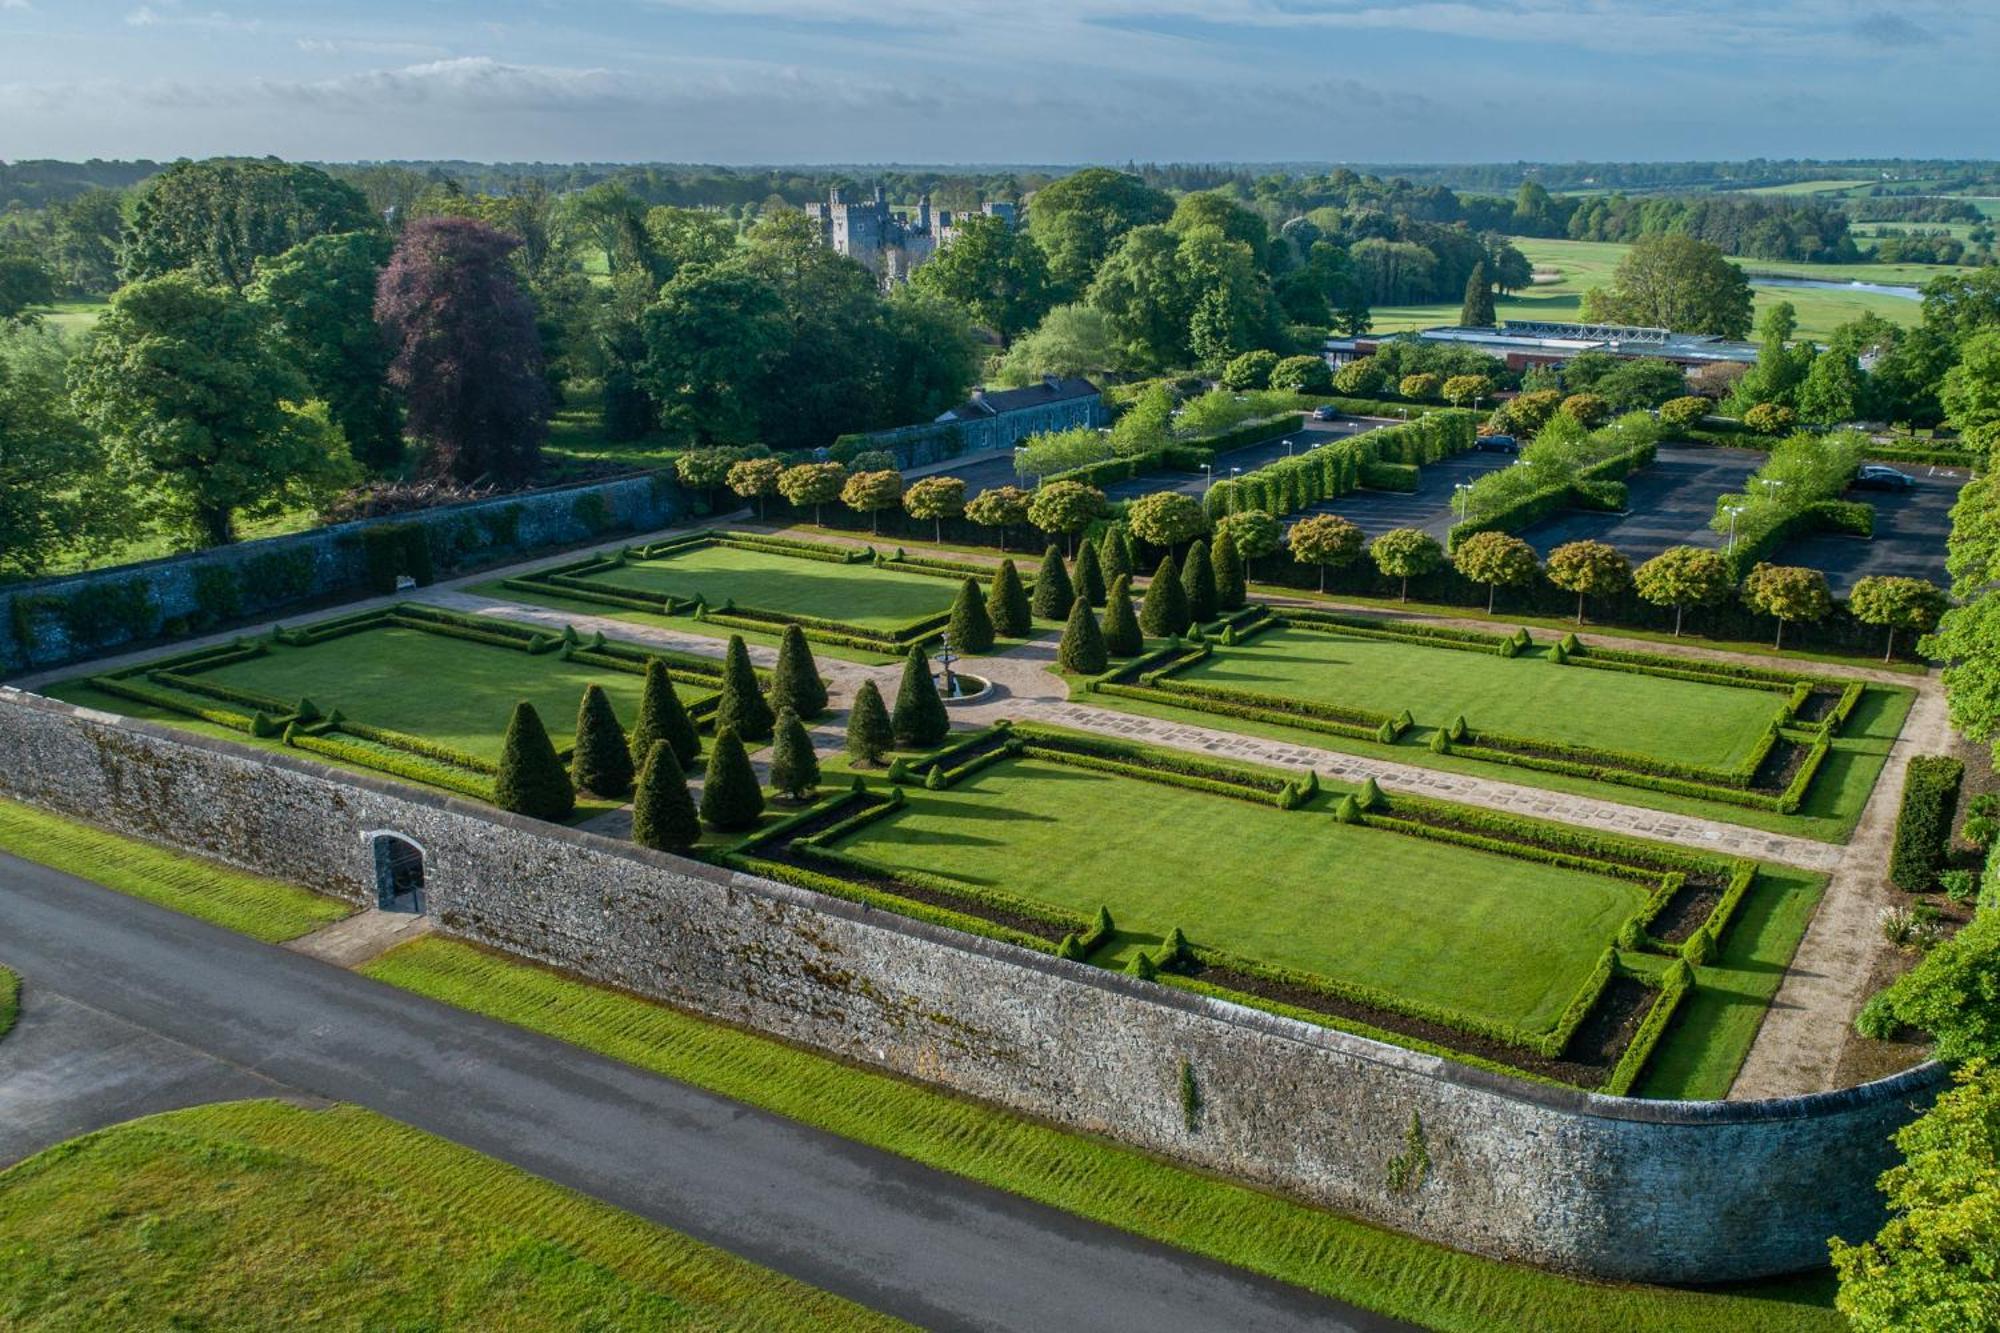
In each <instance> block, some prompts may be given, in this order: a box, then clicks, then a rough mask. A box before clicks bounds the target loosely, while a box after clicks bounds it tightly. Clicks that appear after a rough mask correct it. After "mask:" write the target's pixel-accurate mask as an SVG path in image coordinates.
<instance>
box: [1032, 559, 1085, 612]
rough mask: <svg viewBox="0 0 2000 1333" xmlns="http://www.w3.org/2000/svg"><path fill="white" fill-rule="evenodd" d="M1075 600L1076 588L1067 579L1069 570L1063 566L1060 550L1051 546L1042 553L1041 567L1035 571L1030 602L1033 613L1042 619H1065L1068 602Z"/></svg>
mask: <svg viewBox="0 0 2000 1333" xmlns="http://www.w3.org/2000/svg"><path fill="white" fill-rule="evenodd" d="M1075 600H1076V588H1075V586H1074V585H1073V584H1071V583H1070V581H1069V571H1068V570H1067V569H1065V568H1063V558H1062V552H1061V551H1059V550H1057V549H1056V548H1055V547H1053V546H1051V547H1050V548H1049V549H1048V550H1047V551H1046V552H1044V553H1043V555H1042V567H1041V568H1040V569H1039V570H1037V571H1036V573H1035V596H1034V600H1033V602H1032V603H1030V604H1031V605H1032V606H1033V607H1034V611H1035V614H1036V615H1037V616H1039V617H1041V618H1042V619H1043V620H1067V619H1068V618H1069V608H1070V603H1072V602H1074V601H1075Z"/></svg>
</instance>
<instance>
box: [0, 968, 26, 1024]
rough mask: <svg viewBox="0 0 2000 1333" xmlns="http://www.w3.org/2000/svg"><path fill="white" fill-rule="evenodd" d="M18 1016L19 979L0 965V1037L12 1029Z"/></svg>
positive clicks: (19, 1004) (19, 1003)
mask: <svg viewBox="0 0 2000 1333" xmlns="http://www.w3.org/2000/svg"><path fill="white" fill-rule="evenodd" d="M20 1016H21V979H20V978H19V977H17V976H15V975H14V974H13V973H12V972H9V971H8V970H7V969H6V968H4V967H0V1037H4V1036H6V1035H7V1034H8V1033H9V1032H11V1031H12V1030H13V1028H14V1020H15V1019H17V1018H19V1017H20Z"/></svg>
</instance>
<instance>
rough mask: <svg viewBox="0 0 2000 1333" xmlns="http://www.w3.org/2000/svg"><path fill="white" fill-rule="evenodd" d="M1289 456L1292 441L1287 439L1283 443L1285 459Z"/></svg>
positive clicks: (1290, 454)
mask: <svg viewBox="0 0 2000 1333" xmlns="http://www.w3.org/2000/svg"><path fill="white" fill-rule="evenodd" d="M1291 456H1292V441H1291V440H1289V439H1287V440H1286V441H1285V457H1287V458H1290V457H1291Z"/></svg>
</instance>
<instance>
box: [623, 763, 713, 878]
mask: <svg viewBox="0 0 2000 1333" xmlns="http://www.w3.org/2000/svg"><path fill="white" fill-rule="evenodd" d="M632 841H633V842H636V843H638V844H639V845H640V846H641V847H650V848H652V849H653V850H654V851H656V852H684V851H686V850H687V849H688V848H690V847H692V846H694V845H695V844H696V843H697V842H700V841H701V817H700V816H699V815H697V814H696V813H695V808H694V797H693V796H692V795H691V794H690V793H689V792H688V784H687V774H686V772H685V771H684V770H683V769H682V768H681V764H680V761H679V760H678V759H676V758H674V747H673V746H671V745H669V744H667V743H666V742H665V741H654V742H653V743H652V745H651V746H649V747H648V748H647V750H646V759H645V763H644V764H643V766H641V768H640V769H639V786H638V790H636V791H634V792H633V793H632Z"/></svg>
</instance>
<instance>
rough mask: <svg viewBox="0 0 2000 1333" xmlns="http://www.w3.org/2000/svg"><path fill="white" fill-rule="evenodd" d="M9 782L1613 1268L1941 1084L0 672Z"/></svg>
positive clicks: (1757, 1266) (1742, 1246)
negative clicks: (1123, 923)
mask: <svg viewBox="0 0 2000 1333" xmlns="http://www.w3.org/2000/svg"><path fill="white" fill-rule="evenodd" d="M0 793H5V794H8V795H11V796H13V797H16V798H18V799H21V800H25V801H29V802H32V803H34V804H37V805H41V806H44V807H47V808H50V809H54V810H58V811H63V812H66V813H70V814H74V815H78V816H82V817H84V818H87V819H90V820H93V821H95V822H97V823H100V824H103V825H106V826H109V827H111V828H114V829H118V830H121V831H124V832H128V833H133V834H137V835H139V836H142V837H146V838H150V839H154V840H158V841H162V842H167V843H171V844H174V845H176V846H179V847H182V848H186V849H188V850H191V851H196V852H200V853H204V854H206V855H209V856H212V857H216V858H219V859H221V860H223V861H227V862H230V863H232V864H236V865H240V866H244V867H247V868H250V869H253V870H258V871H263V872H266V873H269V874H273V875H281V876H285V877H287V878H290V879H294V880H298V881H301V882H304V883H306V884H309V885H312V886H313V887H315V888H319V889H322V890H325V891H326V892H329V893H334V894H338V895H339V896H341V897H344V898H347V899H349V900H363V901H365V900H372V898H373V894H374V888H373V885H374V858H373V855H372V850H371V843H370V838H371V836H372V835H374V834H376V833H379V832H384V831H387V832H394V833H397V834H400V835H402V836H404V837H407V838H409V839H411V840H413V841H415V842H416V843H417V844H418V845H419V846H421V847H422V848H423V849H424V851H425V854H426V876H427V889H426V891H427V894H428V897H429V907H430V910H431V911H432V912H433V913H434V914H435V915H436V916H437V918H438V921H439V923H440V925H441V927H442V928H443V930H444V931H445V932H446V933H448V934H452V935H456V936H458V937H461V938H464V939H467V940H471V941H475V942H477V943H480V944H485V945H489V946H492V947H495V948H499V949H503V950H506V951H508V952H511V953H514V954H517V955H519V956H522V957H524V958H530V959H535V960H538V961H541V962H544V963H548V964H553V965H555V966H557V967H561V968H565V969H567V970H569V971H571V972H574V973H577V974H580V975H583V976H586V977H591V978H596V979H599V980H603V981H606V982H610V983H612V984H615V985H618V986H621V987H625V988H627V989H629V990H632V991H635V992H638V993H640V994H644V995H650V996H656V997H658V998H660V999H663V1000H666V1001H668V1002H670V1003H672V1004H676V1005H680V1006H683V1007H685V1008H688V1009H692V1010H696V1011H699V1012H701V1013H705V1014H710V1015H713V1016H715V1017H718V1018H723V1019H727V1020H729V1021H732V1022H736V1023H741V1024H744V1025H747V1026H750V1027H753V1028H757V1029H760V1030H762V1031H765V1032H769V1033H773V1034H775V1035H777V1036H780V1037H783V1038H786V1039H788V1040H791V1041H795V1042H799V1043H802V1044H804V1045H807V1046H812V1047H816V1048H819V1049H821V1050H825V1051H829V1052H832V1053H834V1054H837V1055H840V1056H843V1057H846V1058H849V1059H854V1060H858V1061H863V1062H866V1063H868V1064H871V1065H875V1066H878V1067H882V1068H885V1069H890V1070H894V1071H897V1072H899V1073H902V1074H907V1075H910V1076H913V1077H915V1078H919V1079H923V1080H926V1081H929V1082H933V1083H937V1084H941V1085H943V1086H945V1087H948V1088H951V1089H954V1090H956V1091H959V1092H963V1093H969V1094H971V1095H973V1096H977V1097H980V1098H984V1099H986V1100H988V1101H992V1102H996V1103H999V1104H1002V1105H1005V1106H1009V1107H1013V1108H1016V1109H1018V1110H1020V1111H1023V1112H1026V1113H1028V1114H1031V1115H1035V1116H1039V1117H1043V1118H1045V1119H1048V1120H1051V1121H1054V1122H1057V1123H1059V1124H1062V1125H1066V1126H1071V1127H1074V1128H1077V1129H1082V1130H1088V1131H1092V1132H1096V1133H1101V1134H1105V1135H1108V1136H1111V1137H1113V1138H1116V1139H1119V1140H1122V1141H1124V1142H1126V1143H1130V1144H1133V1145H1136V1146H1138V1147H1141V1148H1144V1149H1147V1150H1149V1151H1154V1152H1158V1153H1161V1154H1165V1155H1168V1156H1171V1157H1174V1158H1178V1159H1181V1160H1183V1161H1186V1162H1189V1163H1192V1164H1194V1165H1197V1166H1200V1167H1204V1168H1208V1169H1211V1170H1215V1171H1218V1172H1222V1173H1226V1174H1229V1175H1233V1176H1237V1177H1241V1178H1243V1179H1246V1180H1250V1181H1254V1182H1257V1183H1260V1184H1263V1185H1266V1186H1269V1187H1271V1188H1274V1189H1277V1190H1281V1191H1284V1192H1286V1193H1289V1194H1291V1195H1294V1196H1297V1197H1299V1198H1302V1199H1306V1200H1308V1201H1311V1202H1313V1203H1317V1204H1321V1205H1325V1206H1327V1207H1330V1208H1335V1209H1338V1210H1341V1211H1343V1212H1347V1213H1352V1214H1355V1215H1359V1216H1362V1217H1365V1218H1369V1219H1372V1220H1374V1221H1377V1222H1381V1223H1383V1224H1386V1225H1388V1226H1392V1227H1396V1228H1400V1229H1403V1230H1406V1231H1410V1232H1415V1233H1417V1234H1419V1235H1423V1236H1426V1237H1430V1238H1432V1239H1434V1240H1438V1241H1442V1242H1444V1243H1446V1244H1450V1245H1454V1246H1458V1247H1460V1248H1462V1249H1467V1250H1472V1251H1476V1252H1478V1253H1481V1254H1487V1255H1492V1256H1495V1257H1499V1258H1504V1259H1510V1260H1520V1261H1525V1262H1529V1263H1535V1264H1543V1265H1548V1266H1552V1267H1556V1268H1561V1269H1565V1270H1570V1271H1574V1272H1579V1273H1584V1274H1590V1275H1595V1276H1599V1277H1604V1278H1614V1279H1632V1280H1645V1281H1692V1280H1696V1279H1699V1280H1703V1281H1719V1280H1723V1279H1728V1278H1743V1277H1750V1276H1754V1275H1759V1274H1766V1273H1772V1272H1779V1271H1785V1270H1791V1269H1798V1268H1804V1267H1810V1266H1817V1265H1821V1264H1824V1263H1825V1261H1826V1238H1827V1237H1828V1236H1830V1235H1834V1234H1839V1235H1842V1236H1845V1237H1846V1238H1848V1239H1856V1238H1859V1237H1861V1236H1864V1235H1867V1234H1872V1232H1873V1231H1874V1230H1875V1228H1876V1226H1877V1225H1878V1223H1879V1220H1880V1219H1879V1216H1878V1213H1877V1203H1876V1201H1877V1198H1878V1196H1877V1194H1876V1191H1875V1188H1874V1181H1875V1177H1876V1175H1877V1174H1878V1173H1879V1172H1880V1171H1881V1170H1882V1169H1883V1168H1884V1167H1886V1166H1888V1165H1889V1164H1890V1162H1891V1160H1892V1150H1891V1148H1890V1145H1889V1142H1888V1139H1889V1135H1890V1134H1891V1133H1892V1132H1893V1131H1894V1130H1895V1128H1896V1127H1898V1126H1899V1125H1901V1124H1903V1123H1904V1122H1906V1121H1907V1120H1908V1119H1910V1118H1911V1116H1912V1115H1913V1114H1914V1113H1915V1112H1916V1111H1917V1110H1918V1109H1920V1108H1921V1107H1922V1106H1923V1105H1924V1104H1925V1103H1926V1102H1927V1101H1928V1100H1929V1098H1930V1097H1931V1096H1932V1095H1934V1093H1935V1091H1936V1088H1937V1087H1938V1085H1939V1084H1940V1083H1941V1082H1942V1081H1943V1074H1942V1072H1941V1071H1940V1070H1939V1069H1938V1067H1936V1066H1934V1065H1930V1066H1925V1067H1923V1068H1920V1069H1917V1070H1913V1071H1911V1072H1909V1073H1907V1074H1904V1075H1900V1076H1898V1077H1896V1078H1893V1079H1889V1080H1885V1081H1883V1082H1879V1083H1874V1084H1870V1085H1867V1086H1865V1087H1861V1088H1856V1089H1851V1090H1848V1091H1844V1092H1838V1093H1829V1094H1824V1095H1818V1096H1812V1097H1801V1098H1794V1099H1787V1100H1783V1101H1774V1102H1764V1103H1748V1104H1744V1103H1701V1104H1695V1103H1660V1102H1641V1101H1632V1100H1623V1099H1612V1098H1603V1097H1597V1096H1594V1095H1590V1094H1584V1093H1579V1092H1570V1091H1564V1090H1561V1089H1555V1088H1549V1087H1544V1086H1541V1085H1535V1084H1529V1083H1523V1082H1518V1081H1514V1080H1509V1079H1505V1078H1501V1077H1498V1076H1495V1075H1491V1074H1486V1073H1483V1072H1480V1071H1476V1070H1471V1069H1467V1068H1465V1067H1463V1066H1458V1065H1454V1064H1451V1063H1449V1062H1447V1061H1443V1060H1440V1059H1437V1058H1434V1057H1430V1056H1425V1055H1419V1054H1416V1053H1413V1052H1409V1051H1405V1050H1401V1049H1399V1048H1394V1047H1389V1046H1384V1045H1380V1044H1378V1043H1375V1042H1371V1041H1367V1040H1364V1039H1361V1038H1358V1037H1354V1036H1350V1035H1347V1034H1344V1033H1340V1032H1334V1031H1330V1030H1327V1029H1323V1028H1316V1027H1312V1026H1309V1025H1306V1024H1301V1023H1296V1022H1292V1021H1290V1020H1286V1019H1282V1018H1278V1017H1274V1016H1271V1015H1267V1014H1263V1013H1259V1012H1254V1011H1250V1010H1246V1009H1241V1008H1238V1007H1236V1006H1233V1005H1228V1004H1224V1003H1220V1002H1217V1001H1213V1000H1209V999H1206V998H1204V997H1200V996H1194V995H1188V994H1184V993H1180V992H1174V991H1168V990H1165V989H1162V988H1159V987H1155V986H1151V985H1148V984H1147V983H1144V982H1140V981H1137V980H1135V979H1131V978H1127V977H1125V976H1122V975H1117V974H1112V973H1109V972H1106V971H1103V970H1100V969H1096V968H1092V967H1089V966H1086V965H1083V964H1077V963H1070V962H1065V961H1062V960H1058V959H1054V958H1050V957H1047V956H1044V955H1040V954H1034V953H1029V952H1027V951H1024V950H1020V949H1016V948H1012V947H1010V946H1007V945H1004V944H999V943H997V942H992V941H987V940H983V939H979V938H975V937H972V936H968V935H961V934H958V933H955V932H952V931H948V930H943V929H939V928H935V927H931V926H927V925H925V924H923V923H920V922H915V921H911V920H908V919H905V918H901V917H897V916H894V915H889V914H884V913H881V912H875V911H870V910H868V909H866V908H862V907H859V906H856V905H854V904H850V903H846V902H842V901H838V900H834V899H829V898H825V897H822V896H820V895H817V894H814V893H810V892H806V891H803V890H798V889H794V888H791V887H788V886H785V885H779V884H773V883H770V882H768V881H765V880H760V879H755V878H752V877H749V876H744V875H737V874H731V873H728V872H725V871H722V870H718V869H715V868H712V867H708V866H704V865H699V864H696V863H693V862H690V861H686V860H682V859H680V858H677V857H672V856H666V855H661V854H658V853H652V852H648V851H644V850H642V849H638V848H635V847H633V846H631V845H629V844H625V843H620V842H614V841H610V840H607V839H604V838H601V837H597V836H594V835H591V834H585V833H579V832H575V831H572V830H567V829H560V828H555V827H552V826H550V825H546V824H540V823H536V822H534V821H530V820H524V819H519V818H516V817H514V816H510V815H507V814H504V813H499V812H495V811H492V810H488V809H485V808H480V807H474V806H471V805H468V804H464V803H461V802H457V801H453V800H449V799H446V798H443V797H435V796H430V795H426V794H423V793H417V792H413V791H409V790H405V789H402V788H398V787H396V786H393V785H391V784H388V783H384V782H378V781H374V780H371V779H368V778H363V777H359V776H353V775H349V774H346V773H343V772H337V771H335V770H331V769H327V768H323V767H321V766H318V765H316V764H312V763H308V762H304V761H302V760H298V759H294V758H292V757H290V756H289V755H277V756H272V755H268V754H265V753H263V752H260V751H254V750H251V749H248V748H247V747H243V746H239V745H235V744H233V743H230V742H226V741H213V740H208V739H205V738H201V737H194V736H188V735H183V734H180V733H175V732H172V731H169V730H167V729H164V728H160V727H157V726H154V725H151V724H147V723H140V722H132V721H127V720H123V719H117V718H110V717H107V716H105V715H103V714H96V713H91V712H88V711H85V710H79V709H75V708H72V707H70V706H68V705H65V704H60V703H55V702H53V701H50V700H46V699H41V698H38V697H36V696H32V695H27V694H23V693H21V692H19V691H14V690H6V689H0ZM1183 1062H1185V1064H1186V1066H1187V1068H1188V1069H1189V1071H1190V1072H1191V1073H1192V1075H1193V1080H1194V1085H1195V1088H1196V1089H1197V1091H1198V1105H1196V1106H1194V1107H1192V1108H1190V1107H1189V1106H1188V1105H1186V1104H1185V1103H1184V1099H1183V1097H1182V1092H1181V1069H1182V1066H1183ZM1399 1162H1400V1169H1399V1167H1398V1163H1399ZM1398 1180H1400V1181H1401V1184H1400V1187H1398V1186H1397V1184H1396V1182H1397V1181H1398Z"/></svg>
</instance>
